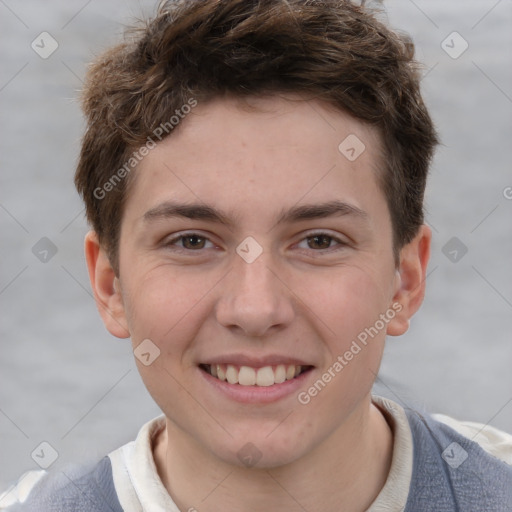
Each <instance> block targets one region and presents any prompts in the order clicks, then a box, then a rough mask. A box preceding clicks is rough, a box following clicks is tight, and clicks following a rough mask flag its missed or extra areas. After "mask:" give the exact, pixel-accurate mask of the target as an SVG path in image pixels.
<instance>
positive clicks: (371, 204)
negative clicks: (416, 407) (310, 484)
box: [104, 96, 417, 467]
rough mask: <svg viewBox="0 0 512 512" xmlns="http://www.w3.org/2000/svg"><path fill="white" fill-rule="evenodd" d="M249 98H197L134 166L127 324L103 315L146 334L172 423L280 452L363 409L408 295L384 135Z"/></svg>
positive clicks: (125, 263)
mask: <svg viewBox="0 0 512 512" xmlns="http://www.w3.org/2000/svg"><path fill="white" fill-rule="evenodd" d="M250 101H251V102H252V103H253V106H256V107H257V108H256V109H250V110H249V109H247V108H243V107H242V106H241V105H240V103H239V102H237V101H235V100H227V99H222V100H220V99H219V100H215V101H213V102H210V103H207V104H204V105H201V104H200V105H198V106H197V107H196V108H195V109H194V111H193V113H191V114H189V115H188V116H187V118H186V119H185V120H184V121H182V124H181V125H180V126H179V130H178V131H176V132H175V133H173V135H172V136H170V137H168V138H167V139H164V140H163V141H162V142H160V143H159V144H157V146H156V147H155V148H154V149H153V150H151V151H150V152H149V154H148V155H147V156H146V157H145V158H144V159H143V160H142V162H141V163H140V164H139V167H138V169H137V170H136V171H135V172H136V175H135V176H134V177H133V178H134V182H133V183H132V187H131V190H130V195H129V197H128V200H127V203H126V208H125V212H124V217H123V221H122V229H121V236H120V246H119V254H120V259H119V269H120V270H119V283H117V284H116V286H115V290H116V291H115V293H116V294H117V295H118V299H119V302H118V308H117V309H115V311H114V313H113V315H111V316H116V318H117V321H118V322H117V323H118V324H122V325H123V326H124V327H125V331H126V332H124V331H123V333H124V334H123V333H122V332H121V331H122V330H121V329H120V328H119V327H115V326H113V324H112V322H111V320H106V323H107V327H109V326H110V330H111V332H113V334H115V335H118V336H122V335H127V334H128V333H129V335H130V336H131V338H132V342H133V348H134V349H137V347H138V346H139V344H141V343H142V342H143V341H144V340H150V341H144V343H145V344H146V345H141V347H145V349H144V353H145V354H146V355H145V356H144V357H145V358H146V360H145V363H146V364H143V363H142V362H141V361H140V360H139V359H137V365H138V367H139V370H140V373H141V375H142V378H143V380H144V383H145V385H146V386H147V388H148V390H149V392H150V394H151V395H152V397H153V398H154V400H155V401H156V402H157V404H158V405H159V406H160V408H161V409H162V411H163V412H164V413H165V415H166V417H167V419H168V428H169V429H174V430H175V432H176V433H177V432H179V433H180V435H181V436H183V438H184V439H185V438H186V439H187V442H191V443H194V444H195V445H196V446H197V447H199V449H201V450H204V452H205V453H208V454H209V455H211V456H212V457H217V458H218V459H221V460H223V461H224V462H227V463H232V464H241V461H242V459H243V457H245V456H246V455H247V454H248V455H250V456H256V454H257V457H258V458H259V457H261V460H260V465H263V466H267V467H272V466H276V465H282V464H286V463H289V462H292V461H294V460H296V459H298V458H299V457H302V456H305V455H306V454H307V453H309V452H311V451H312V450H314V449H315V447H317V446H319V445H320V444H321V443H323V442H324V441H325V440H327V439H329V438H330V437H331V436H333V435H335V434H336V432H341V431H342V430H343V428H345V426H346V425H347V424H348V420H349V418H350V417H353V416H354V415H357V414H362V412H361V411H362V409H361V408H363V407H366V408H368V401H367V399H368V396H369V393H370V390H371V386H372V384H373V382H374V380H375V376H376V374H377V372H378V367H379V364H380V360H381V355H382V351H383V346H384V339H385V335H386V333H389V334H400V333H401V332H403V331H404V330H406V328H404V327H403V326H404V324H405V323H407V319H405V320H404V318H405V317H407V315H410V310H409V309H408V306H407V304H406V300H405V298H404V290H403V282H402V279H401V278H400V272H399V269H398V270H397V269H396V268H395V265H394V261H393V251H392V226H391V221H390V216H389V212H388V208H387V206H386V200H385V197H384V195H383V193H382V191H381V190H380V189H379V186H378V184H377V179H376V176H377V174H378V173H379V172H382V167H383V166H382V160H381V146H380V140H379V137H378V135H377V133H376V132H375V131H374V130H373V129H372V128H369V127H367V126H365V125H363V124H362V123H360V122H359V121H357V120H355V119H353V118H352V117H350V116H348V115H345V114H342V113H340V112H335V111H333V110H332V109H329V108H328V107H325V106H323V105H322V104H320V103H317V102H304V101H290V100H289V99H284V98H281V97H277V96H275V97H269V98H266V99H261V98H260V99H252V100H250ZM347 137H350V138H349V139H348V141H347V142H345V143H343V144H341V149H340V148H339V146H340V143H342V142H343V141H344V140H345V139H346V138H347ZM355 137H357V139H356V138H355ZM361 143H362V144H364V150H363V151H362V152H361V154H359V156H357V154H358V153H359V152H360V150H361V149H362V148H363V146H362V145H361ZM351 148H354V151H351ZM354 156H357V158H355V159H354ZM416 259H417V258H416ZM401 298H404V300H402V301H401ZM400 301H401V302H400ZM404 315H405V316H404ZM104 318H105V316H104ZM109 322H110V324H109ZM158 351H159V352H158ZM136 353H137V350H136ZM148 354H149V355H148ZM155 356H158V357H156V358H155V359H154V360H153V358H154V357H155ZM148 363H150V364H148ZM224 374H227V377H225V378H227V379H228V380H221V379H223V378H224ZM237 381H238V383H236V382H237ZM248 443H250V444H248ZM242 462H243V461H242Z"/></svg>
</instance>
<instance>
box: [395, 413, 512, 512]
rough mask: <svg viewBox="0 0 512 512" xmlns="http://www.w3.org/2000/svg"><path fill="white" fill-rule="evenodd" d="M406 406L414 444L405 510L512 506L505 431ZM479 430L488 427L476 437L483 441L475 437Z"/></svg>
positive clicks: (511, 474)
mask: <svg viewBox="0 0 512 512" xmlns="http://www.w3.org/2000/svg"><path fill="white" fill-rule="evenodd" d="M405 411H406V414H407V417H408V419H409V423H410V427H411V432H412V437H413V445H414V447H413V449H414V463H413V475H412V481H411V488H410V495H409V501H408V506H409V508H406V510H407V511H408V510H428V511H430V510H432V511H434V510H435V511H436V512H439V511H445V510H446V511H451V510H464V511H468V512H469V511H475V512H476V511H480V510H486V511H488V512H491V511H496V512H498V511H499V512H502V511H504V510H512V466H511V465H510V464H507V462H505V460H504V459H506V458H508V455H507V453H509V451H510V450H511V449H512V444H511V442H512V440H511V439H510V436H509V434H507V433H505V432H502V431H500V430H498V429H494V428H492V427H489V428H487V429H486V428H484V425H481V424H472V423H471V422H459V421H457V420H454V419H453V418H450V417H447V416H444V415H430V414H428V413H426V412H425V411H422V410H415V409H405ZM441 420H444V421H441ZM479 431H480V432H481V433H482V432H484V431H486V433H485V434H484V435H482V436H481V439H480V441H481V443H482V444H483V445H484V447H483V446H481V445H480V444H479V443H478V442H476V438H477V437H479V436H477V434H478V432H479ZM498 454H499V455H500V457H498ZM434 503H435V504H436V505H435V506H434ZM436 507H437V508H436ZM454 507H455V508H454ZM509 507H510V508H509Z"/></svg>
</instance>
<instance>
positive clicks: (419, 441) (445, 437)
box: [8, 409, 512, 512]
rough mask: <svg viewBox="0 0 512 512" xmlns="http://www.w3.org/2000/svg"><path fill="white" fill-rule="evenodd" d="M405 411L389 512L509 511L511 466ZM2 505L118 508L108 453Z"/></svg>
mask: <svg viewBox="0 0 512 512" xmlns="http://www.w3.org/2000/svg"><path fill="white" fill-rule="evenodd" d="M405 412H406V414H407V418H408V420H409V425H410V427H411V432H412V437H413V447H414V448H413V449H414V452H413V453H414V455H413V473H412V478H411V486H410V489H409V497H408V500H407V504H406V507H405V509H404V510H403V511H391V512H512V466H509V465H508V464H506V463H505V462H502V461H501V460H499V459H497V458H495V457H493V456H492V455H489V454H488V453H487V452H485V451H484V450H483V449H482V448H481V447H480V446H479V445H478V444H476V443H475V442H473V441H471V440H470V439H468V438H466V437H464V436H462V435H460V434H459V433H457V432H456V431H455V430H453V429H452V428H451V427H449V426H447V425H445V424H444V423H441V422H439V421H437V420H435V419H434V418H432V417H431V416H429V415H428V413H426V412H424V411H421V412H420V411H418V410H413V409H405ZM8 510H9V512H19V511H23V512H68V511H70V512H71V511H73V512H107V511H108V512H123V509H122V508H121V505H120V503H119V500H118V498H117V494H116V490H115V487H114V481H113V478H112V467H111V464H110V459H109V457H104V458H103V459H102V460H100V461H99V462H98V463H96V464H95V465H93V466H92V467H82V468H80V470H79V473H77V472H76V471H73V472H66V471H59V472H54V473H50V474H48V475H47V476H45V477H44V478H42V479H41V480H40V481H39V482H38V483H37V485H36V486H35V488H34V489H33V490H32V492H31V493H30V495H29V498H28V500H27V501H26V502H25V503H24V504H23V505H16V506H13V507H11V508H9V509H8ZM148 512H151V511H148ZM311 512H314V511H311Z"/></svg>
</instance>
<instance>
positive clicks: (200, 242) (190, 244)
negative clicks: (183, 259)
mask: <svg viewBox="0 0 512 512" xmlns="http://www.w3.org/2000/svg"><path fill="white" fill-rule="evenodd" d="M180 239H181V240H182V241H183V247H184V248H185V249H203V248H204V244H205V240H206V239H205V238H204V237H202V236H198V235H186V236H181V237H180Z"/></svg>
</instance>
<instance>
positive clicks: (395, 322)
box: [386, 224, 432, 336]
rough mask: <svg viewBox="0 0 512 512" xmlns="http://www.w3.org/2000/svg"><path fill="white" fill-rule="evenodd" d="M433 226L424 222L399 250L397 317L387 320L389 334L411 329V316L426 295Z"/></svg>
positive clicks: (402, 332) (396, 293) (396, 286)
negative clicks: (408, 241)
mask: <svg viewBox="0 0 512 512" xmlns="http://www.w3.org/2000/svg"><path fill="white" fill-rule="evenodd" d="M431 239H432V230H431V229H430V227H429V226H427V225H426V224H423V225H422V226H421V227H420V229H419V231H418V234H417V235H416V236H415V237H414V239H413V240H412V241H411V242H410V243H408V244H407V245H405V246H404V247H403V248H402V250H401V251H400V266H399V268H398V269H397V278H396V282H395V283H396V284H395V294H394V297H393V304H395V303H396V304H395V305H394V306H393V309H394V310H395V311H396V314H395V317H394V318H393V319H392V320H391V321H390V322H389V323H388V326H387V331H386V332H387V334H389V335H390V336H400V335H401V334H404V333H405V332H407V330H408V329H409V322H410V319H411V317H412V316H413V315H414V313H416V311H418V309H419V308H420V306H421V304H422V302H423V298H424V296H425V279H426V275H427V265H428V261H429V259H430V242H431Z"/></svg>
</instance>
